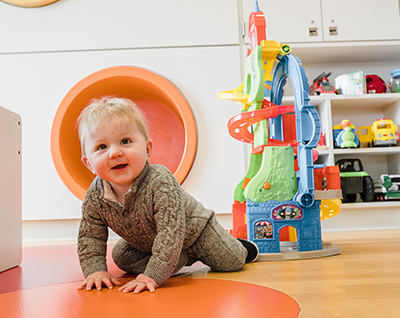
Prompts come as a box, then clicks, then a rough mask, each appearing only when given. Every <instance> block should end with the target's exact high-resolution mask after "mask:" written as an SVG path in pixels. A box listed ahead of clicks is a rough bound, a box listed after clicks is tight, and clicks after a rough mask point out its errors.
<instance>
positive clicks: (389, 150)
mask: <svg viewBox="0 0 400 318" xmlns="http://www.w3.org/2000/svg"><path fill="white" fill-rule="evenodd" d="M333 153H334V154H335V155H345V154H346V155H347V154H349V155H358V154H360V155H361V154H362V155H368V156H377V155H393V154H400V147H370V148H354V149H339V148H337V149H334V150H333Z"/></svg>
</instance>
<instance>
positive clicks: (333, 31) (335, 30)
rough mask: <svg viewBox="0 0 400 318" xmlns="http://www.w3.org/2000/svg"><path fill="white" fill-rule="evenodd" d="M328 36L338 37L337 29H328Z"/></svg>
mask: <svg viewBox="0 0 400 318" xmlns="http://www.w3.org/2000/svg"><path fill="white" fill-rule="evenodd" d="M329 35H338V30H337V27H335V26H333V27H329Z"/></svg>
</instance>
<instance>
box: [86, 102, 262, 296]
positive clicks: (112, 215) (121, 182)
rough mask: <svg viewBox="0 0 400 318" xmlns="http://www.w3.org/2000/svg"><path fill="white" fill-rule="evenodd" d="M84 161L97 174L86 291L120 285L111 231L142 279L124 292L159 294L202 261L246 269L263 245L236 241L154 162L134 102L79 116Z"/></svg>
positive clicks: (119, 255) (95, 105) (124, 265)
mask: <svg viewBox="0 0 400 318" xmlns="http://www.w3.org/2000/svg"><path fill="white" fill-rule="evenodd" d="M78 132H79V139H80V142H81V148H82V162H83V163H84V164H85V166H86V167H87V168H88V169H89V170H90V171H91V172H92V173H93V174H95V175H96V177H95V179H94V180H93V183H92V184H91V186H90V187H89V189H88V191H87V194H86V197H85V199H84V201H83V204H82V219H81V223H80V228H79V237H78V255H79V261H80V264H81V268H82V271H83V274H84V276H85V278H86V279H85V280H84V281H83V282H82V283H81V285H80V287H79V288H80V289H85V288H86V290H91V289H92V288H94V287H95V288H97V289H98V290H101V289H102V286H103V285H105V286H107V287H108V288H113V286H114V285H121V283H120V282H119V280H118V279H116V278H115V277H113V276H112V275H111V274H110V273H109V272H108V271H107V265H106V248H107V239H108V228H111V229H112V230H113V231H114V232H115V233H117V234H118V235H119V236H120V237H121V239H120V240H119V241H118V242H117V243H116V244H115V246H114V248H113V251H112V257H113V259H114V262H115V264H116V265H117V266H118V267H119V268H120V269H122V270H123V271H126V272H127V273H131V274H136V275H137V276H136V278H135V279H133V280H131V281H129V282H128V283H126V284H125V285H123V286H121V287H120V288H119V290H120V291H122V292H124V293H127V292H131V291H133V292H134V293H140V292H141V291H143V290H146V289H147V290H149V291H150V292H154V291H155V289H156V288H158V287H159V286H160V285H161V284H163V283H164V282H165V281H166V280H167V279H168V278H170V277H171V275H173V274H174V273H176V272H178V271H179V270H180V269H181V268H182V267H183V266H186V265H188V266H189V265H191V264H193V263H194V262H196V261H201V262H203V263H204V264H206V265H208V266H209V267H210V268H211V270H212V271H219V272H230V271H237V270H240V269H241V268H242V267H243V265H244V264H245V262H252V261H255V260H256V259H257V257H258V248H257V246H256V245H255V244H254V243H253V242H250V241H246V240H240V239H235V238H234V237H233V236H231V234H229V233H228V232H227V231H226V230H225V229H224V228H223V227H222V226H221V225H220V224H219V223H218V222H217V220H216V217H215V213H214V211H212V210H209V209H206V208H205V207H204V206H203V205H202V204H201V203H199V202H198V201H196V200H195V199H194V198H193V197H192V196H191V195H190V194H188V193H187V192H186V191H185V190H184V189H183V188H182V187H181V186H180V184H179V183H178V182H177V180H176V179H175V177H174V175H173V174H172V173H171V172H170V171H169V170H168V169H167V168H166V167H164V166H162V165H150V164H149V162H148V160H149V158H150V155H151V152H152V148H153V142H152V140H151V139H150V137H149V135H148V131H147V127H146V121H145V118H144V116H143V114H142V112H141V111H140V109H139V108H138V107H137V106H136V105H135V104H134V103H133V102H132V101H131V100H129V99H125V98H116V97H110V96H107V97H103V98H100V99H95V100H92V101H91V103H90V104H89V106H87V107H86V108H85V109H84V110H83V111H82V113H81V115H80V116H79V118H78Z"/></svg>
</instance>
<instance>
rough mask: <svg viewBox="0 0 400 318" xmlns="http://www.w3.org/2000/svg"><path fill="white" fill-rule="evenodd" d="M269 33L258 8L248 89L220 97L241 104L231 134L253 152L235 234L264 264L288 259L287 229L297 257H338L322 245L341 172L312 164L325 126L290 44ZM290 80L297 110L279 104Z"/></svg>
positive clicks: (239, 190)
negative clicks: (270, 38) (284, 246)
mask: <svg viewBox="0 0 400 318" xmlns="http://www.w3.org/2000/svg"><path fill="white" fill-rule="evenodd" d="M265 29H266V22H265V18H264V14H263V13H262V12H261V11H260V10H259V8H258V3H257V1H255V9H254V12H252V13H251V14H250V18H249V37H250V50H249V54H248V56H247V60H246V69H245V79H244V83H243V84H241V85H240V86H239V87H238V88H236V89H234V90H231V91H226V92H221V93H219V97H220V98H223V99H230V100H235V101H237V102H240V103H241V104H242V111H241V113H240V114H239V115H236V116H234V117H233V118H231V119H230V120H229V122H228V129H229V133H230V134H231V136H232V137H233V138H235V139H237V140H239V141H242V142H246V143H250V144H251V145H252V153H251V155H250V161H249V168H248V171H247V173H246V175H245V176H244V178H243V179H242V180H241V181H240V182H239V184H238V185H237V186H236V188H235V192H234V204H233V211H232V214H233V225H234V226H233V227H234V229H233V235H234V236H236V237H242V238H244V237H246V236H247V239H249V240H251V241H253V242H255V243H256V244H257V245H258V247H259V250H260V253H261V256H264V257H260V258H261V259H263V258H264V259H287V257H286V256H284V255H283V253H282V252H281V251H282V244H281V237H282V236H283V232H284V230H287V229H289V227H290V229H292V230H293V229H294V231H295V235H294V236H295V237H297V243H295V245H292V247H293V250H295V251H296V253H297V254H296V255H295V256H293V253H291V255H292V256H293V257H294V258H302V257H307V258H308V257H319V256H327V255H333V254H337V253H338V252H339V251H338V249H337V248H333V249H332V248H325V247H324V246H323V244H322V238H321V215H323V214H324V213H322V212H323V211H321V209H324V208H325V209H329V210H330V212H332V213H331V214H332V215H333V214H337V213H338V212H339V211H340V204H339V203H338V201H340V200H339V199H340V198H341V190H340V177H339V171H338V169H336V168H337V167H326V166H324V165H315V164H314V160H315V159H316V157H317V156H318V153H316V151H315V150H313V149H314V148H315V147H316V146H317V144H318V142H319V139H320V135H321V123H320V118H319V115H318V112H317V111H316V109H315V107H314V106H313V105H310V98H309V94H308V92H309V86H308V83H307V78H306V76H305V71H304V69H303V67H302V65H301V61H300V60H299V59H298V58H297V57H295V56H293V55H291V54H290V51H291V49H290V47H289V46H288V45H286V44H281V43H279V42H276V41H267V40H266V32H265ZM287 78H290V80H291V81H292V85H293V88H294V95H295V105H281V101H282V97H283V87H284V85H285V83H286V79H287ZM293 127H295V128H296V132H295V133H294V132H293V131H292V129H293ZM293 137H295V139H293ZM314 173H315V174H316V176H317V178H316V180H317V182H318V185H317V189H318V190H315V184H314ZM321 199H323V200H322V201H325V202H324V203H323V204H322V205H321ZM244 211H245V215H244ZM246 223H247V224H246ZM245 224H246V230H247V231H244V225H245ZM303 252H307V253H303ZM310 252H312V253H311V254H310ZM310 255H312V256H310Z"/></svg>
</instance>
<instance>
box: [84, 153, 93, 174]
mask: <svg viewBox="0 0 400 318" xmlns="http://www.w3.org/2000/svg"><path fill="white" fill-rule="evenodd" d="M81 160H82V162H83V164H84V165H85V166H86V168H88V169H89V170H90V172H91V173H93V174H96V173H95V172H94V170H93V168H92V166H91V165H90V162H89V160H88V158H86V157H82V159H81Z"/></svg>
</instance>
